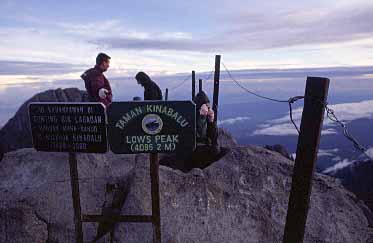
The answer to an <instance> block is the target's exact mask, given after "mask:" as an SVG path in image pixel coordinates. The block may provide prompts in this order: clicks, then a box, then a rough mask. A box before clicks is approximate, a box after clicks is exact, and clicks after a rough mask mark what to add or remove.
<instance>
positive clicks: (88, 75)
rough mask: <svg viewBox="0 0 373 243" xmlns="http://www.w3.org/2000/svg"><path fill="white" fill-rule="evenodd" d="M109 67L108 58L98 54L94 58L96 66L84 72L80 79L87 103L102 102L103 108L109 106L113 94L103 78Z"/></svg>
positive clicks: (103, 54) (107, 81) (107, 82)
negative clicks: (83, 84) (86, 96)
mask: <svg viewBox="0 0 373 243" xmlns="http://www.w3.org/2000/svg"><path fill="white" fill-rule="evenodd" d="M109 65H110V57H109V56H108V55H106V54H105V53H99V54H98V55H97V57H96V65H95V66H94V67H93V68H90V69H88V70H87V71H85V72H84V73H83V74H82V75H81V76H80V77H81V78H82V79H83V80H84V83H85V88H86V90H87V93H88V97H89V101H92V102H102V103H103V104H104V105H105V106H108V105H110V104H111V102H112V99H113V94H112V92H111V87H110V83H109V80H107V79H106V77H105V76H104V74H103V73H104V72H106V71H107V70H108V68H109Z"/></svg>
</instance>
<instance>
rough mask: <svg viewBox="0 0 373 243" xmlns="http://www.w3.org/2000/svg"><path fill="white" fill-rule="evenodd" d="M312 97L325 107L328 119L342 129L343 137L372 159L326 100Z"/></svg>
mask: <svg viewBox="0 0 373 243" xmlns="http://www.w3.org/2000/svg"><path fill="white" fill-rule="evenodd" d="M311 98H312V99H314V100H316V101H318V102H319V103H321V105H322V106H323V107H324V108H325V110H326V116H327V117H328V119H329V120H331V121H333V122H335V123H337V124H338V125H340V126H341V127H342V129H343V135H344V137H345V138H347V139H348V140H349V141H351V142H352V144H353V146H354V148H355V149H356V150H359V151H360V152H362V153H363V154H364V155H366V156H367V157H368V158H369V159H371V160H373V158H372V157H371V156H370V155H369V154H368V153H367V151H368V149H367V148H366V147H365V146H363V145H361V144H360V143H359V142H358V141H357V139H356V138H355V137H353V136H352V135H351V134H350V132H349V131H348V128H347V125H346V123H344V122H342V121H341V120H339V119H338V117H337V116H336V115H335V111H334V110H333V109H331V108H329V107H328V102H323V101H322V100H320V99H318V98H317V97H314V96H311Z"/></svg>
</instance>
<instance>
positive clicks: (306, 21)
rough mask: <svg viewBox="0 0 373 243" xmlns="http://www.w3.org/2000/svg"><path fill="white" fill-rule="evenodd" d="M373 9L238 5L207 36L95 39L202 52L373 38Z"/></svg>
mask: <svg viewBox="0 0 373 243" xmlns="http://www.w3.org/2000/svg"><path fill="white" fill-rule="evenodd" d="M238 12H240V10H238ZM372 12H373V4H366V3H365V4H359V5H357V6H351V5H350V6H345V7H343V8H331V7H328V8H307V9H306V10H304V9H295V10H285V11H283V10H272V11H261V12H253V11H251V12H241V13H239V14H237V11H235V12H234V14H233V12H230V13H229V14H227V15H226V16H224V17H225V19H224V20H225V21H227V24H223V25H222V27H221V28H220V30H219V31H218V32H213V34H210V35H205V36H203V37H202V38H201V37H193V38H192V36H191V34H190V33H187V34H183V35H181V36H179V37H180V38H175V37H177V36H178V35H177V34H176V33H171V34H169V35H162V34H159V33H148V34H146V35H143V36H142V37H136V36H133V35H132V36H131V35H128V34H127V35H124V36H123V35H122V36H120V37H115V36H111V37H110V36H109V37H104V38H94V39H92V40H91V43H94V44H97V45H99V46H102V47H107V48H113V49H134V50H177V51H196V52H213V51H241V50H242V49H247V50H253V49H273V48H283V47H292V46H299V45H308V44H312V45H315V44H320V45H321V44H327V45H329V44H332V43H345V42H349V41H354V40H362V39H367V38H371V36H372V34H373V25H372V24H371V23H372V22H373V15H372V14H371V13H372ZM221 18H222V17H221ZM227 19H228V20H227ZM341 26H343V28H341ZM186 37H187V38H186Z"/></svg>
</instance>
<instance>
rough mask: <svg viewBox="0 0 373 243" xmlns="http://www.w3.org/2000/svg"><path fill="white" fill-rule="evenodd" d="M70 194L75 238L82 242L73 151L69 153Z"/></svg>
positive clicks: (75, 164) (75, 162) (78, 242)
mask: <svg viewBox="0 0 373 243" xmlns="http://www.w3.org/2000/svg"><path fill="white" fill-rule="evenodd" d="M69 165H70V181H71V195H72V198H73V206H74V223H75V240H76V242H77V243H83V227H82V219H81V206H80V194H79V177H78V166H77V159H76V154H75V153H69Z"/></svg>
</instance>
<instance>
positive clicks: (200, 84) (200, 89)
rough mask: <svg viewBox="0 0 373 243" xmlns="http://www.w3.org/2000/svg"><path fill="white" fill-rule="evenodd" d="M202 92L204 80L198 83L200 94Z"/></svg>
mask: <svg viewBox="0 0 373 243" xmlns="http://www.w3.org/2000/svg"><path fill="white" fill-rule="evenodd" d="M201 91H202V79H200V80H199V83H198V92H201Z"/></svg>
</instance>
